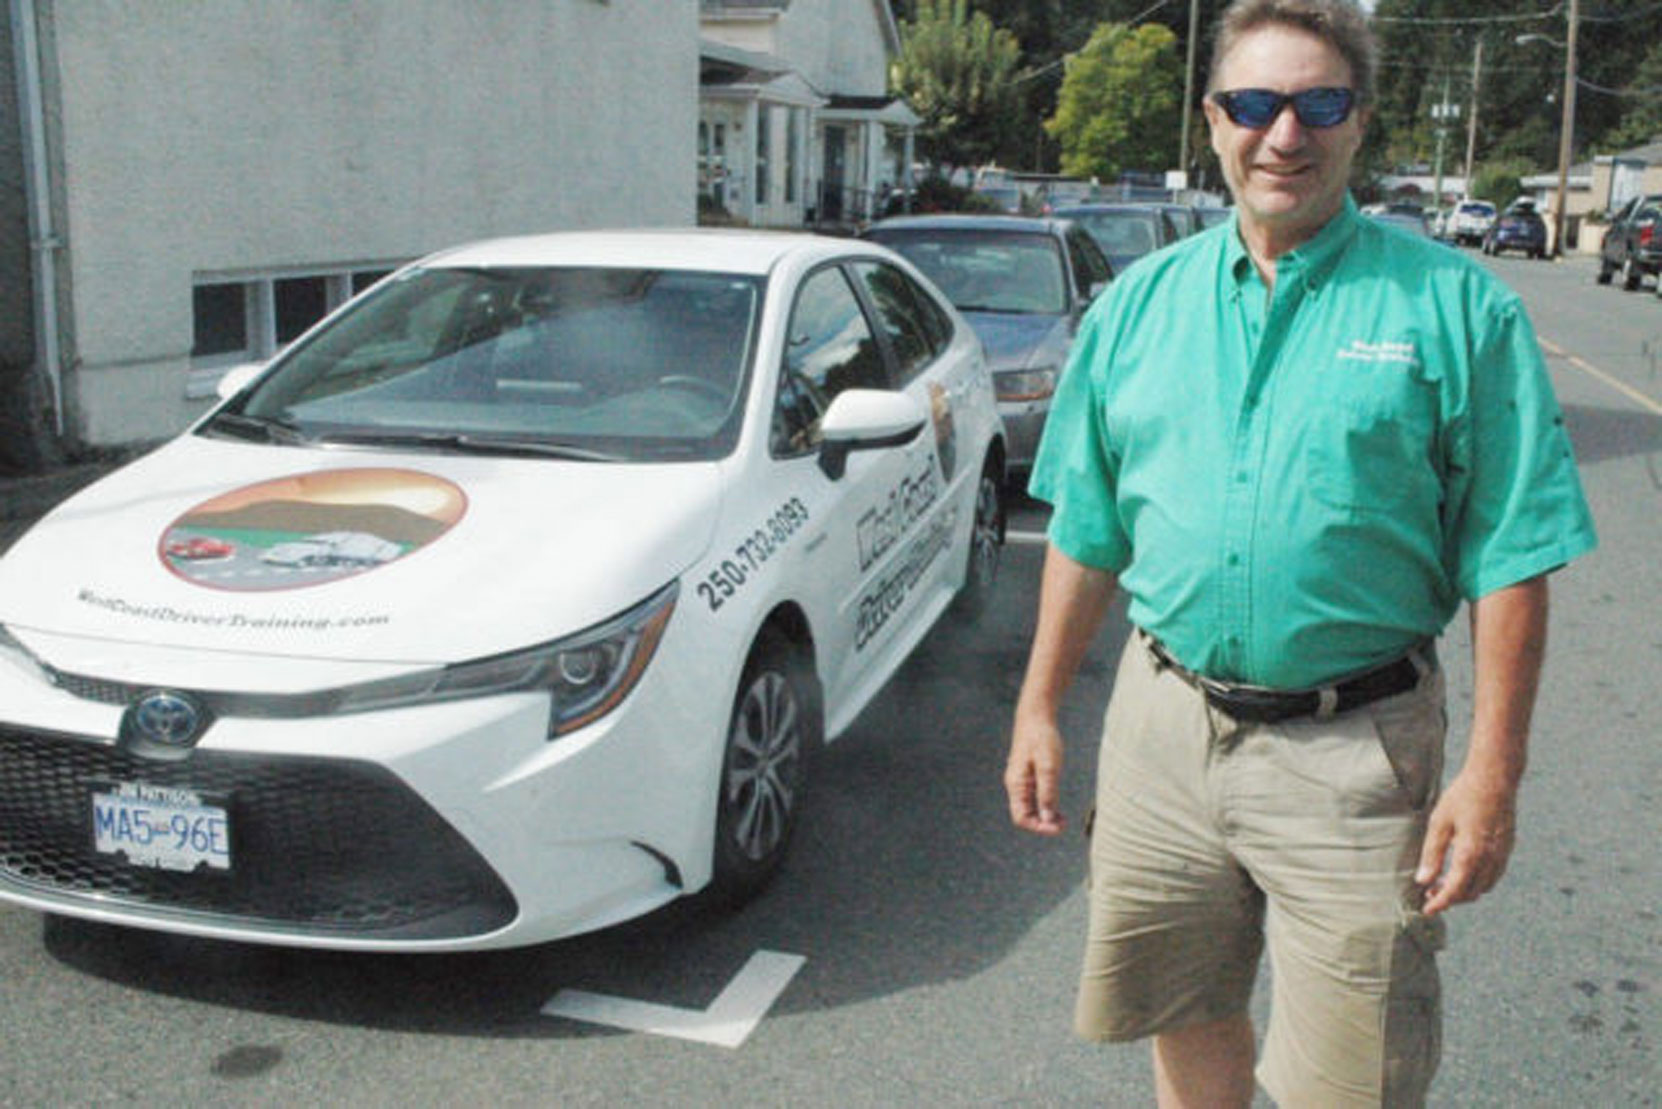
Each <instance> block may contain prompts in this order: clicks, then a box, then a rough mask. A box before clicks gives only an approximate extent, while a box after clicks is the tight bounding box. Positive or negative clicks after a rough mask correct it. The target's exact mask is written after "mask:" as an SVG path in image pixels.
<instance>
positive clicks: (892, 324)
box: [854, 262, 952, 385]
mask: <svg viewBox="0 0 1662 1109" xmlns="http://www.w3.org/2000/svg"><path fill="white" fill-rule="evenodd" d="M854 272H855V273H856V274H857V275H858V276H859V279H860V283H861V284H862V285H864V286H865V290H866V293H867V295H868V296H870V297H871V302H872V307H873V308H874V309H875V310H876V313H877V325H878V327H880V328H881V329H882V330H883V333H884V335H885V337H887V339H888V340H889V349H890V350H891V351H892V352H893V353H894V356H895V363H896V364H895V369H896V371H897V373H898V374H899V377H900V384H903V385H904V384H905V383H906V382H908V381H911V380H912V378H914V377H916V376H917V375H918V374H919V373H920V372H921V371H922V370H923V369H924V367H926V366H928V365H929V363H931V362H933V361H934V360H935V357H936V355H938V354H940V352H941V351H943V350H945V349H946V346H947V344H948V343H950V342H951V341H952V323H951V321H950V320H949V319H947V316H946V313H945V312H942V311H941V309H940V306H939V305H937V304H936V303H935V300H934V298H933V297H931V296H930V295H929V294H928V293H926V292H924V291H923V289H922V288H920V287H919V286H918V283H917V282H915V281H913V280H912V279H911V278H910V277H908V276H907V275H906V274H904V273H902V272H901V271H900V270H899V269H897V268H896V267H894V266H891V265H888V264H887V263H884V262H856V263H855V264H854Z"/></svg>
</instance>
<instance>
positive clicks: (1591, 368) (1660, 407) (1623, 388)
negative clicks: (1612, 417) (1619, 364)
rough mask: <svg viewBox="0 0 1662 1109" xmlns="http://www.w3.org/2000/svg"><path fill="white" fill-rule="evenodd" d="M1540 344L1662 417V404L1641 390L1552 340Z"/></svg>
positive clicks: (1551, 352) (1547, 350)
mask: <svg viewBox="0 0 1662 1109" xmlns="http://www.w3.org/2000/svg"><path fill="white" fill-rule="evenodd" d="M1537 338H1539V336H1537ZM1540 343H1541V347H1542V349H1544V350H1545V351H1546V352H1547V353H1549V354H1554V355H1557V356H1558V357H1559V358H1562V359H1565V360H1566V361H1568V362H1569V364H1570V365H1572V366H1574V367H1575V368H1576V369H1578V370H1580V371H1581V372H1582V373H1584V374H1586V375H1588V376H1589V377H1596V378H1598V379H1599V380H1600V381H1602V382H1604V383H1605V384H1606V385H1608V386H1610V387H1611V388H1612V389H1614V390H1616V392H1618V393H1621V394H1622V395H1623V396H1625V397H1627V398H1628V399H1629V400H1631V401H1633V402H1634V403H1636V404H1638V405H1639V406H1641V407H1643V408H1648V409H1650V410H1651V411H1652V412H1654V413H1656V414H1657V415H1658V416H1662V404H1659V403H1657V402H1656V401H1654V400H1652V399H1651V398H1650V397H1648V396H1646V395H1645V394H1643V393H1641V392H1640V391H1639V390H1637V389H1635V388H1633V386H1631V385H1628V384H1627V383H1626V382H1623V381H1618V380H1617V379H1616V378H1614V377H1612V376H1610V375H1609V374H1607V373H1605V372H1604V371H1603V370H1601V369H1599V368H1598V367H1597V366H1595V365H1593V364H1592V363H1591V362H1588V361H1587V360H1586V359H1584V358H1581V357H1580V356H1578V355H1574V354H1571V353H1570V352H1569V351H1567V350H1565V349H1564V348H1563V347H1561V346H1559V345H1558V344H1557V343H1554V342H1552V341H1551V340H1550V339H1541V340H1540Z"/></svg>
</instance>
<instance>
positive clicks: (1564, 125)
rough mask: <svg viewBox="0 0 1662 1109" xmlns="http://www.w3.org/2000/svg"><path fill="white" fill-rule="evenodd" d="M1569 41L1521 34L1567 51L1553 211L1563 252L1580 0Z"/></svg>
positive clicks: (1575, 0) (1573, 2) (1557, 247)
mask: <svg viewBox="0 0 1662 1109" xmlns="http://www.w3.org/2000/svg"><path fill="white" fill-rule="evenodd" d="M1569 20H1570V34H1569V41H1567V42H1559V41H1557V40H1556V39H1551V38H1548V37H1547V36H1546V35H1519V36H1518V37H1517V39H1516V40H1515V41H1516V42H1518V43H1520V44H1521V43H1525V42H1533V41H1535V40H1536V39H1539V40H1540V41H1542V42H1545V43H1550V44H1551V45H1553V46H1557V47H1559V48H1561V49H1562V50H1563V51H1564V115H1563V118H1562V120H1561V121H1560V122H1559V125H1558V199H1557V201H1556V202H1555V203H1554V205H1553V213H1552V252H1553V253H1554V254H1556V255H1561V254H1563V253H1564V205H1565V203H1566V197H1567V195H1568V193H1569V187H1570V141H1571V138H1572V136H1573V134H1574V131H1575V32H1576V26H1577V24H1578V23H1580V21H1581V2H1580V0H1570V14H1569Z"/></svg>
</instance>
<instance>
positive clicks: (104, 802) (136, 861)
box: [92, 782, 231, 870]
mask: <svg viewBox="0 0 1662 1109" xmlns="http://www.w3.org/2000/svg"><path fill="white" fill-rule="evenodd" d="M92 829H93V846H94V847H95V848H96V849H97V850H98V851H99V852H101V853H103V854H106V855H124V856H126V859H127V862H128V863H130V864H131V865H133V866H152V867H157V868H159V869H161V870H196V869H197V868H198V867H207V868H209V869H211V870H230V869H231V822H230V818H229V817H228V816H227V814H226V811H225V809H224V808H222V807H220V806H218V805H214V804H209V803H207V802H205V801H204V800H203V798H202V795H201V794H199V793H196V792H194V791H192V790H188V789H175V788H173V787H171V786H153V785H147V784H145V783H143V782H118V783H116V784H114V785H111V786H109V787H108V788H107V789H105V790H103V791H101V792H97V793H94V794H93V795H92Z"/></svg>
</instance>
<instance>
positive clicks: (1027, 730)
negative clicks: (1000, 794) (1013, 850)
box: [1004, 717, 1067, 836]
mask: <svg viewBox="0 0 1662 1109" xmlns="http://www.w3.org/2000/svg"><path fill="white" fill-rule="evenodd" d="M1061 780H1062V736H1061V733H1060V732H1059V731H1058V730H1057V728H1056V725H1055V724H1053V723H1051V722H1049V721H1024V720H1022V719H1021V718H1019V717H1018V718H1017V720H1016V727H1015V733H1014V735H1013V736H1012V737H1011V739H1010V761H1009V763H1008V764H1007V765H1006V766H1005V768H1004V792H1005V793H1006V794H1008V795H1009V797H1010V819H1011V820H1012V821H1014V822H1015V825H1016V827H1018V828H1022V829H1025V830H1026V831H1029V832H1037V833H1038V834H1039V835H1041V836H1054V835H1060V834H1061V832H1062V829H1063V828H1065V827H1066V826H1067V821H1066V819H1065V818H1064V817H1063V816H1062V811H1061V807H1060V805H1059V802H1058V793H1059V784H1060V782H1061Z"/></svg>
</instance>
